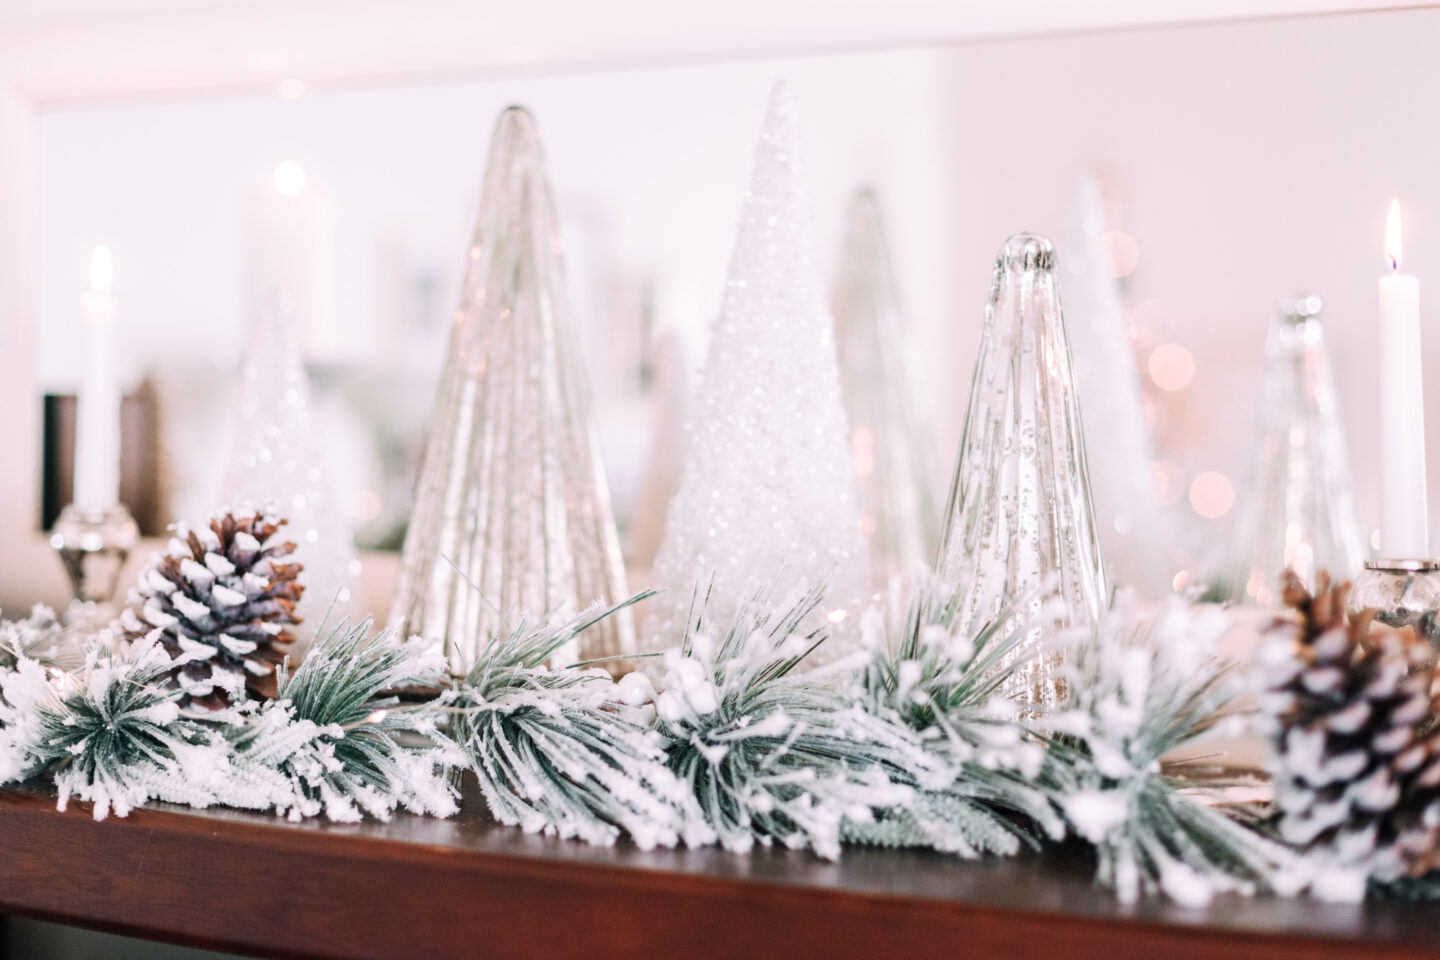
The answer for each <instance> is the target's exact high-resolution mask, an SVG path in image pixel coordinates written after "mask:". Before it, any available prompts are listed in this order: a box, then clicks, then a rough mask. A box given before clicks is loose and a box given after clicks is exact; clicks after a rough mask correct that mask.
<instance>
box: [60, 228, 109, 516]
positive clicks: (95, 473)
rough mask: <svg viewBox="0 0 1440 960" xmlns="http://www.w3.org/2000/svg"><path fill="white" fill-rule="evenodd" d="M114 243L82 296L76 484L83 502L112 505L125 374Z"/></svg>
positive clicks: (95, 258)
mask: <svg viewBox="0 0 1440 960" xmlns="http://www.w3.org/2000/svg"><path fill="white" fill-rule="evenodd" d="M113 275H114V271H113V267H112V265H111V259H110V248H109V247H107V246H105V245H104V244H102V245H100V246H98V247H96V248H95V252H94V253H93V254H92V255H91V257H90V289H89V291H88V292H87V293H86V294H85V295H84V296H83V297H82V298H81V300H80V305H81V309H82V310H83V311H84V315H85V341H86V342H85V353H86V360H85V380H84V381H83V382H82V383H81V385H80V405H79V417H78V423H77V425H76V439H75V490H74V496H73V497H72V499H73V501H74V503H75V504H76V505H77V506H80V507H87V508H90V507H94V508H102V509H103V508H109V507H113V506H115V505H116V504H117V503H119V502H120V379H119V377H118V375H117V372H116V369H115V313H116V302H115V298H114V297H113V296H111V294H110V289H111V283H112V278H113Z"/></svg>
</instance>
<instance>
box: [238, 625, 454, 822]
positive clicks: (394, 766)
mask: <svg viewBox="0 0 1440 960" xmlns="http://www.w3.org/2000/svg"><path fill="white" fill-rule="evenodd" d="M444 668H445V658H444V656H443V654H442V653H441V650H440V646H439V645H438V644H427V643H425V642H424V641H421V640H418V639H417V640H412V641H409V642H400V641H399V640H397V639H396V638H395V637H394V636H393V635H392V634H391V633H390V632H389V631H380V632H379V633H373V632H372V630H371V624H370V621H368V620H365V621H362V622H360V623H358V624H355V625H349V624H341V625H340V627H338V628H337V629H335V630H333V631H331V632H330V633H329V634H328V635H326V636H324V637H323V638H321V639H319V640H317V641H316V642H315V643H314V644H313V645H312V646H311V648H310V651H309V653H308V655H307V656H306V657H305V660H304V662H303V663H301V664H300V666H299V668H298V669H297V670H295V672H294V673H293V674H292V673H290V672H289V671H288V669H286V668H285V667H284V666H282V667H281V669H280V676H279V688H278V694H277V696H276V697H275V699H273V700H267V701H264V702H263V703H257V702H256V701H247V702H246V703H245V704H243V705H242V706H241V708H240V709H239V710H237V711H236V712H235V713H236V715H235V716H234V718H233V725H232V726H230V727H229V728H228V729H227V730H226V733H225V744H226V746H227V747H228V764H227V766H226V768H225V771H224V775H223V780H222V784H221V786H220V788H219V790H218V791H217V798H218V799H219V800H220V801H221V802H224V803H227V804H229V805H231V806H240V807H248V808H251V809H261V810H269V809H273V810H275V811H276V812H277V813H281V814H284V815H286V816H288V817H289V818H290V819H292V820H298V819H300V818H302V817H311V816H317V815H319V814H322V813H323V814H324V815H325V816H326V817H327V818H329V819H331V820H337V821H347V822H348V821H356V820H359V819H360V818H361V815H362V814H369V815H370V816H373V817H376V818H378V819H381V820H388V819H389V818H390V816H391V815H392V814H393V813H394V811H395V810H396V809H397V808H401V807H403V808H405V809H407V810H410V811H412V812H414V813H421V814H431V815H434V816H440V817H448V816H451V815H452V814H454V813H455V812H456V810H458V809H459V808H458V806H457V804H456V798H457V797H458V791H457V790H456V787H455V784H454V782H453V778H452V777H451V774H450V771H451V770H452V769H453V768H454V767H456V766H459V765H460V764H461V763H463V757H461V756H460V754H459V752H458V751H457V750H455V749H454V748H453V745H451V744H450V742H449V741H448V740H447V739H446V738H444V737H442V736H440V735H439V734H438V731H437V720H436V716H435V714H434V711H433V710H431V709H429V708H428V707H426V706H423V705H421V706H411V705H402V704H401V703H400V701H399V700H398V699H397V698H396V697H393V696H385V695H384V691H387V690H394V689H401V688H405V687H412V686H424V685H433V684H435V683H436V682H438V681H439V679H440V677H441V676H442V675H443V672H444Z"/></svg>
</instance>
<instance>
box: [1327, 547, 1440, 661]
mask: <svg viewBox="0 0 1440 960" xmlns="http://www.w3.org/2000/svg"><path fill="white" fill-rule="evenodd" d="M1349 606H1350V611H1351V612H1352V613H1358V612H1360V611H1361V610H1367V609H1373V610H1374V611H1375V619H1376V620H1379V621H1380V622H1381V623H1385V624H1389V625H1390V626H1392V627H1403V626H1411V627H1414V628H1415V632H1416V633H1418V634H1419V635H1420V636H1421V637H1423V638H1424V639H1425V640H1426V641H1427V642H1428V643H1429V644H1430V649H1431V650H1434V651H1440V560H1367V561H1365V569H1364V570H1363V571H1361V573H1360V575H1359V576H1358V577H1356V578H1355V583H1354V585H1353V586H1352V587H1351V588H1350V602H1349Z"/></svg>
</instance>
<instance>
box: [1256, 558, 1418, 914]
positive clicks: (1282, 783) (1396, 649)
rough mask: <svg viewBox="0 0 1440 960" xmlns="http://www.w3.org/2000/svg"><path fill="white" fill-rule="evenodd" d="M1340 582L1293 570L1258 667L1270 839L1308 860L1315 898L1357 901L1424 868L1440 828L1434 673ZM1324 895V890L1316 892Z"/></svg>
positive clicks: (1412, 638)
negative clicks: (1275, 835)
mask: <svg viewBox="0 0 1440 960" xmlns="http://www.w3.org/2000/svg"><path fill="white" fill-rule="evenodd" d="M1348 590H1349V585H1348V584H1341V585H1338V586H1332V585H1331V584H1330V581H1329V578H1328V577H1327V576H1326V575H1325V574H1323V573H1322V574H1320V575H1319V577H1318V578H1317V590H1316V592H1315V594H1314V595H1313V596H1312V595H1311V594H1310V593H1309V592H1307V591H1306V589H1305V587H1304V585H1303V584H1302V583H1301V582H1300V581H1299V579H1298V578H1297V577H1295V576H1294V574H1291V573H1288V572H1287V574H1286V577H1285V583H1284V592H1283V595H1284V598H1285V602H1286V603H1287V604H1288V605H1289V606H1291V607H1293V608H1295V610H1296V612H1297V613H1298V614H1299V619H1298V623H1297V622H1296V621H1295V620H1293V619H1291V620H1283V621H1277V622H1276V624H1275V626H1274V627H1272V628H1271V630H1270V631H1269V632H1268V634H1267V636H1266V640H1265V644H1264V646H1263V648H1262V650H1261V654H1260V657H1259V663H1260V664H1261V667H1262V669H1263V670H1264V671H1265V672H1266V675H1265V676H1264V677H1263V678H1262V687H1263V693H1262V695H1261V699H1260V720H1259V726H1260V727H1261V729H1262V730H1264V731H1265V732H1266V733H1268V734H1269V736H1270V737H1271V741H1272V748H1273V761H1272V772H1273V773H1274V775H1275V801H1276V805H1277V806H1278V807H1279V811H1280V832H1281V835H1282V836H1283V837H1284V838H1285V839H1286V840H1287V841H1288V842H1290V843H1292V844H1294V845H1295V846H1297V847H1298V848H1300V849H1302V850H1304V851H1307V852H1308V853H1310V854H1312V857H1311V863H1312V866H1314V867H1315V868H1316V871H1317V873H1316V880H1315V882H1316V884H1317V887H1319V888H1320V889H1318V891H1317V892H1320V893H1322V894H1326V893H1328V894H1329V895H1332V896H1335V897H1337V898H1344V899H1351V898H1357V897H1358V896H1360V895H1362V894H1363V892H1364V883H1365V880H1366V879H1367V878H1369V877H1375V878H1377V879H1382V880H1384V879H1391V878H1394V877H1396V876H1400V875H1402V874H1408V873H1417V872H1424V871H1425V870H1428V869H1429V867H1430V866H1431V864H1432V863H1433V861H1434V858H1435V850H1436V839H1437V833H1440V738H1437V735H1436V734H1435V733H1434V732H1433V731H1432V726H1433V718H1434V716H1435V712H1436V706H1437V704H1436V702H1435V701H1434V699H1433V693H1432V686H1433V682H1434V676H1435V673H1434V667H1433V666H1432V664H1431V662H1430V661H1431V651H1430V647H1429V645H1428V644H1426V643H1424V642H1423V641H1421V640H1420V639H1419V638H1418V637H1417V635H1416V634H1415V632H1414V630H1412V629H1411V628H1409V627H1403V628H1400V629H1398V630H1397V629H1395V628H1392V627H1388V626H1385V625H1384V624H1381V623H1378V622H1376V621H1374V619H1373V612H1371V611H1367V612H1365V613H1363V614H1360V615H1356V616H1347V614H1346V612H1345V606H1346V603H1345V601H1346V596H1347V593H1348ZM1326 888H1328V890H1327V889H1326Z"/></svg>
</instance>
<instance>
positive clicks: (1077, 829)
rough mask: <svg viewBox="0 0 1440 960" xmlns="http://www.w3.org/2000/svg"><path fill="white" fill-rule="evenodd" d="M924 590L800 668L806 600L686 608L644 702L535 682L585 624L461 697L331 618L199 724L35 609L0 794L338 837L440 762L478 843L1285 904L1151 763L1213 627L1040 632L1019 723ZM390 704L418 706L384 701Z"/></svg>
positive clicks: (1204, 667)
mask: <svg viewBox="0 0 1440 960" xmlns="http://www.w3.org/2000/svg"><path fill="white" fill-rule="evenodd" d="M953 596H954V592H953V591H951V590H948V589H947V588H945V587H943V586H941V585H939V584H937V583H935V582H933V581H931V580H928V579H924V578H921V579H920V580H919V582H918V584H917V585H915V586H913V587H912V596H911V597H909V598H908V599H907V598H904V597H898V598H894V599H892V601H891V603H890V604H889V606H888V608H886V609H879V608H877V609H872V610H870V611H867V612H865V613H864V614H863V616H862V625H861V633H862V636H863V637H864V638H865V640H866V644H865V645H864V649H863V650H862V651H861V652H859V653H857V654H854V655H852V656H851V657H849V658H846V660H844V661H842V662H839V663H832V664H830V665H828V666H826V667H824V668H821V669H819V670H807V667H808V658H809V656H810V655H811V653H812V651H813V650H814V649H815V648H816V647H817V646H818V645H819V644H821V643H823V642H824V640H825V637H824V630H823V628H821V629H820V630H816V629H815V628H813V627H812V626H807V624H814V623H815V622H816V619H815V618H813V617H811V616H810V614H812V613H813V612H814V611H815V610H816V609H819V605H820V604H821V603H822V602H823V599H824V589H823V586H813V587H809V588H806V587H803V586H802V587H800V588H797V589H795V590H794V591H792V592H791V593H788V594H786V593H782V592H781V588H780V587H778V586H777V587H773V588H771V589H769V590H760V591H758V592H755V593H754V594H752V596H751V599H750V600H749V601H748V602H747V603H745V604H743V605H742V607H741V609H740V610H739V612H738V613H736V614H735V615H734V616H733V617H732V618H731V619H730V620H728V621H727V622H725V623H720V624H715V623H710V622H708V621H707V619H706V616H705V611H704V603H703V600H702V602H700V603H697V604H696V611H695V613H694V615H693V616H692V617H691V621H690V623H689V625H688V629H687V630H686V632H685V635H684V636H683V637H680V638H677V640H678V643H677V645H676V647H675V648H674V649H672V650H670V651H669V652H667V653H666V654H665V655H664V658H663V660H662V661H661V664H662V667H663V669H661V670H659V671H657V672H658V673H659V674H660V676H661V681H660V692H659V693H658V694H657V693H656V692H655V690H654V688H653V686H652V684H651V681H650V680H649V679H647V678H646V677H645V675H644V674H641V673H632V674H630V675H629V676H627V677H625V678H623V679H622V680H620V681H619V682H616V681H614V680H612V679H611V678H610V677H609V676H608V675H606V674H605V673H604V672H603V671H602V670H598V669H595V668H594V667H593V665H592V666H590V667H586V666H585V665H580V666H573V667H563V668H552V667H550V666H548V665H547V661H548V660H549V659H550V657H551V656H552V654H553V653H554V652H555V650H557V649H558V648H559V647H561V646H563V645H564V644H566V643H568V642H569V641H570V640H572V639H573V638H574V636H575V635H576V634H577V633H579V632H580V631H582V630H585V629H587V628H588V627H590V626H592V625H593V624H594V623H596V622H599V620H600V619H602V618H603V617H605V616H608V615H610V614H611V613H613V610H598V609H597V610H593V611H587V612H586V613H585V614H583V615H581V616H580V617H578V618H575V619H571V620H565V621H555V622H538V623H536V624H533V625H531V624H526V623H522V624H520V625H518V626H517V627H516V628H515V629H513V630H512V631H510V632H509V633H507V634H504V635H501V636H496V637H493V638H490V640H489V641H488V643H487V644H486V645H484V646H483V647H482V648H481V649H482V654H481V656H479V657H478V658H477V659H476V662H475V664H474V666H473V667H472V668H471V669H470V670H469V671H468V672H467V673H466V674H464V675H463V676H457V675H453V674H447V673H446V672H445V662H444V659H443V658H442V657H441V655H440V653H439V651H438V649H435V648H434V647H433V646H430V645H427V644H424V643H422V642H420V641H419V640H413V641H408V642H407V641H404V640H402V639H401V638H397V637H394V636H392V635H391V634H390V633H388V632H387V631H378V632H377V631H375V630H373V629H372V627H371V625H370V624H369V623H368V622H364V623H360V624H355V625H350V624H342V625H340V627H338V628H336V629H334V630H332V631H330V632H329V633H328V634H325V635H324V636H322V637H321V638H320V639H319V640H318V641H317V642H316V643H315V644H314V645H313V646H312V648H311V650H310V652H309V654H308V656H307V657H306V659H305V661H304V662H303V663H302V664H301V665H300V666H299V667H298V668H296V669H295V670H293V671H291V670H289V669H288V667H287V668H282V669H281V670H280V672H279V675H278V677H277V691H276V696H275V697H274V698H272V699H267V700H254V699H249V698H244V699H240V700H239V701H238V702H236V703H234V704H232V705H231V706H229V707H228V708H226V709H222V710H208V709H202V708H201V707H200V706H199V705H197V704H193V703H191V702H189V701H187V700H186V698H185V694H184V692H183V691H182V690H180V689H177V688H176V686H175V685H174V684H173V683H170V682H169V678H170V677H172V676H173V673H174V670H175V668H176V663H175V662H174V660H173V659H172V655H171V654H170V653H169V652H167V650H166V647H165V646H164V645H163V644H162V643H161V642H160V640H161V637H160V635H158V634H154V633H152V634H150V635H147V636H143V637H138V638H130V639H125V638H123V637H121V638H117V637H116V636H114V635H112V634H111V633H110V632H108V631H102V632H101V633H99V634H96V635H93V636H89V637H78V636H75V635H74V634H71V633H67V632H65V631H63V630H61V629H60V628H59V625H58V623H56V621H55V619H54V617H53V615H50V614H48V613H47V612H45V611H43V610H36V611H34V612H32V614H31V616H30V617H29V618H28V619H26V620H23V621H16V622H13V623H8V624H3V625H0V783H9V782H23V781H27V780H33V779H39V778H44V777H48V778H50V779H52V780H53V782H54V784H55V786H56V789H57V791H58V793H59V804H60V806H62V807H63V806H65V805H66V803H67V802H68V801H69V799H70V798H72V797H73V798H77V799H80V800H83V801H87V802H91V803H93V805H94V815H95V816H96V817H97V818H103V817H104V816H106V815H107V814H108V813H110V812H112V811H113V812H114V813H116V814H117V815H120V816H123V815H125V814H126V813H128V812H129V810H130V809H132V808H133V807H135V806H136V805H139V804H141V803H144V802H147V801H149V800H162V801H168V802H177V803H184V804H189V805H192V806H197V807H203V806H208V805H212V804H223V805H229V806H235V807H242V808H248V809H260V810H274V811H276V812H278V813H280V814H282V815H286V816H288V817H291V818H293V819H299V818H302V817H310V816H325V817H328V818H330V819H334V820H356V819H359V818H360V817H362V816H364V815H370V816H375V817H378V818H382V819H383V818H388V817H389V816H391V815H392V814H393V813H394V812H395V811H396V810H397V809H406V810H409V811H412V812H415V813H420V814H429V815H436V816H448V815H450V814H453V813H454V812H455V811H456V809H457V803H458V797H459V793H458V788H457V782H458V776H459V774H460V773H462V772H465V771H467V770H468V771H471V772H473V773H474V775H476V776H477V778H478V780H479V783H480V792H481V794H482V796H483V797H484V799H485V801H486V803H487V806H488V807H489V808H490V810H491V811H492V813H493V814H494V815H495V816H496V818H497V819H499V820H501V821H502V822H505V823H509V824H514V825H518V826H521V827H523V828H525V829H527V830H531V831H539V832H549V833H554V834H556V835H559V836H562V837H573V838H576V839H580V840H584V841H586V842H590V843H612V842H614V841H615V840H616V839H618V838H619V837H621V836H627V837H629V838H630V839H631V840H633V841H634V842H635V843H637V844H638V845H640V846H646V847H648V846H668V845H675V844H678V843H685V844H687V845H692V846H696V845H704V844H709V843H718V844H720V845H722V846H724V847H726V848H727V849H730V850H735V851H744V850H747V849H749V848H750V847H751V846H752V845H753V844H755V843H762V844H768V843H780V844H783V845H786V846H790V847H804V848H809V849H811V850H813V851H815V852H816V853H818V854H820V855H822V856H826V857H837V856H839V855H840V852H841V847H842V844H844V843H847V842H849V843H869V844H885V845H905V846H924V847H931V848H934V849H936V850H940V851H943V852H948V853H952V854H956V855H960V856H966V857H973V856H980V855H983V854H998V855H1007V854H1011V853H1014V852H1016V851H1017V850H1019V849H1021V848H1022V847H1023V846H1027V845H1028V846H1031V847H1041V846H1043V845H1044V844H1045V843H1046V842H1047V841H1054V840H1059V839H1062V838H1064V837H1066V836H1070V837H1073V838H1077V839H1079V840H1083V841H1086V842H1088V843H1090V844H1091V845H1093V846H1094V848H1095V850H1096V854H1097V860H1098V864H1099V872H1098V875H1097V879H1098V880H1099V882H1101V883H1102V884H1104V885H1107V886H1110V887H1112V888H1114V889H1115V890H1116V892H1117V894H1118V895H1119V896H1120V897H1121V898H1122V899H1124V900H1133V899H1135V898H1136V897H1138V896H1139V895H1141V894H1147V893H1161V894H1164V895H1168V896H1170V897H1172V898H1175V899H1177V900H1180V901H1182V902H1186V903H1193V904H1199V903H1204V902H1207V901H1208V900H1209V899H1210V898H1211V897H1212V896H1213V895H1214V894H1216V893H1218V892H1221V891H1227V890H1228V891H1239V892H1251V891H1254V890H1274V891H1278V892H1282V893H1289V892H1294V891H1295V890H1296V889H1297V888H1298V887H1300V886H1302V885H1303V884H1304V882H1305V881H1304V880H1303V879H1297V877H1300V878H1303V877H1304V876H1305V871H1303V870H1301V871H1296V870H1295V869H1294V867H1295V855H1294V854H1293V853H1292V851H1291V850H1290V848H1288V847H1287V846H1286V845H1285V844H1283V843H1281V842H1279V841H1278V840H1277V839H1272V838H1271V837H1269V836H1268V835H1267V834H1266V833H1265V832H1264V831H1263V830H1262V829H1261V828H1260V825H1257V824H1255V823H1254V822H1253V821H1254V819H1255V817H1254V815H1253V811H1249V812H1247V811H1245V810H1242V809H1240V808H1232V807H1227V806H1225V805H1223V804H1219V803H1217V802H1216V798H1214V797H1206V796H1204V791H1203V789H1202V785H1201V784H1199V783H1196V782H1194V781H1193V780H1191V779H1190V778H1189V777H1188V776H1186V769H1185V768H1184V767H1183V766H1182V767H1178V768H1176V767H1168V768H1162V767H1161V765H1160V760H1161V757H1162V755H1164V754H1167V753H1169V752H1170V751H1172V750H1174V749H1176V748H1179V747H1183V746H1189V745H1190V744H1192V743H1193V742H1195V741H1196V740H1198V739H1200V738H1202V737H1204V736H1206V735H1208V734H1210V733H1212V732H1214V731H1216V730H1217V729H1220V728H1222V727H1223V725H1224V722H1225V718H1226V717H1227V716H1228V715H1229V711H1230V704H1231V702H1232V697H1233V695H1234V693H1235V685H1234V684H1233V682H1232V681H1231V679H1230V677H1229V675H1228V672H1227V670H1226V669H1225V668H1224V667H1223V666H1220V665H1219V664H1218V663H1217V662H1216V661H1215V660H1213V659H1212V658H1209V657H1207V656H1205V655H1204V654H1205V652H1206V651H1208V649H1209V647H1210V641H1212V640H1213V637H1214V634H1215V632H1216V630H1217V629H1218V628H1219V626H1220V624H1221V623H1222V622H1223V615H1221V614H1216V613H1214V612H1206V611H1203V610H1197V609H1195V608H1191V607H1187V606H1186V605H1185V604H1183V603H1181V602H1180V601H1178V600H1177V601H1173V602H1172V603H1169V604H1166V605H1162V607H1161V608H1160V609H1159V610H1158V611H1156V612H1154V613H1152V614H1151V615H1149V616H1146V617H1141V616H1138V615H1137V614H1136V613H1135V612H1134V611H1132V610H1130V609H1129V607H1128V606H1127V605H1126V604H1125V603H1124V602H1122V603H1120V604H1119V605H1118V606H1117V608H1116V609H1115V610H1113V611H1112V612H1111V613H1110V615H1109V616H1108V617H1107V618H1105V620H1104V621H1103V622H1102V623H1101V624H1100V625H1099V626H1098V627H1096V628H1095V629H1093V630H1090V631H1086V632H1084V633H1082V634H1081V635H1079V636H1075V637H1070V638H1068V640H1067V645H1066V647H1065V657H1064V660H1065V663H1066V668H1065V669H1066V680H1067V689H1068V691H1069V695H1068V696H1069V699H1068V701H1067V702H1066V703H1064V704H1062V705H1061V706H1060V708H1059V709H1058V710H1056V711H1055V712H1052V713H1050V714H1048V715H1040V716H1036V715H1034V714H1033V713H1032V714H1027V715H1025V716H1023V717H1022V716H1021V715H1020V714H1019V712H1018V711H1017V710H1016V708H1015V707H1014V705H1013V704H1010V703H1009V702H1008V701H1006V700H1004V699H1003V698H1002V697H1001V695H1000V694H999V689H1000V687H1001V686H1002V685H1003V683H1004V679H1005V676H1006V671H1007V669H1008V668H1007V667H1005V666H1002V663H1003V661H1004V659H1005V658H1006V656H1007V654H1009V653H1011V652H1012V651H1013V650H1014V649H1016V647H1017V645H1018V644H1020V643H1021V642H1024V641H1025V640H1026V639H1027V638H1030V637H1032V636H1033V634H1034V628H1033V626H1032V624H1031V623H1029V622H1027V621H1025V620H1024V619H1023V618H1021V617H1018V616H1015V615H1011V614H1005V615H1002V616H1001V617H999V618H997V619H996V621H995V622H993V623H991V624H989V625H987V626H986V627H985V628H983V629H982V630H981V631H979V633H977V634H976V635H975V636H964V635H957V634H956V633H955V632H954V631H953V629H952V628H953V623H954V619H955V618H954V612H955V606H954V599H953ZM637 599H640V598H637ZM631 602H634V601H631ZM822 619H823V618H822ZM1051 639H1052V640H1053V639H1054V638H1051ZM1052 651H1053V647H1040V648H1037V652H1035V653H1033V654H1032V655H1049V654H1050V653H1051V652H1052ZM407 688H408V689H416V688H421V689H430V690H432V691H435V692H434V694H433V695H432V696H430V697H428V698H422V699H421V700H420V702H402V701H401V700H400V699H398V698H397V697H395V696H393V695H391V694H390V691H394V690H400V689H407ZM1433 887H1434V884H1433V883H1430V882H1428V881H1426V880H1417V881H1412V882H1410V883H1409V884H1408V885H1407V886H1405V887H1404V889H1399V890H1396V891H1394V892H1395V893H1397V894H1399V895H1406V896H1417V897H1419V896H1428V895H1429V891H1431V890H1432V889H1433Z"/></svg>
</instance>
